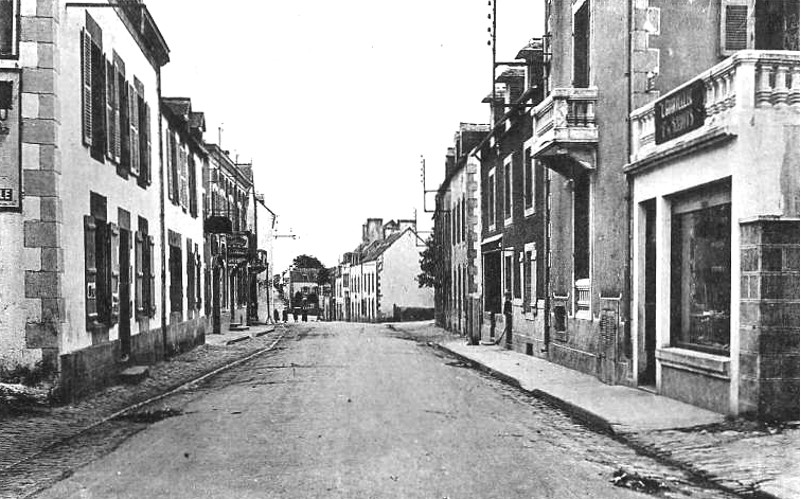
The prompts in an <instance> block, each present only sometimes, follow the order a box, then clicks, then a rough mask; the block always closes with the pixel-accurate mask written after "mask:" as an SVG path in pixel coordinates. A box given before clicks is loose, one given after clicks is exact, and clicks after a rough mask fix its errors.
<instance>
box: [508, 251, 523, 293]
mask: <svg viewBox="0 0 801 499" xmlns="http://www.w3.org/2000/svg"><path fill="white" fill-rule="evenodd" d="M517 260H518V263H519V265H518V270H517V279H515V280H514V282H513V283H512V296H513V297H514V298H518V299H520V298H523V294H522V293H523V282H522V280H523V253H522V252H519V253H517ZM510 263H511V262H510Z"/></svg>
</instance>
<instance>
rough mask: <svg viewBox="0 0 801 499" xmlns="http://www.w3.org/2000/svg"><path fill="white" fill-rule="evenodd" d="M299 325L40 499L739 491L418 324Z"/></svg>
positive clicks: (180, 399)
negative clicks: (581, 417) (432, 336)
mask: <svg viewBox="0 0 801 499" xmlns="http://www.w3.org/2000/svg"><path fill="white" fill-rule="evenodd" d="M290 333H291V334H289V335H288V336H287V339H286V340H285V342H284V344H283V345H282V347H281V348H278V349H277V350H275V351H273V352H270V353H268V354H266V355H264V356H262V357H259V358H257V359H254V360H253V361H251V362H249V363H246V364H243V365H241V366H239V367H237V368H235V369H233V370H231V371H229V372H227V373H225V374H222V375H220V376H218V377H216V378H214V379H213V380H212V381H211V382H209V383H207V384H206V385H204V386H202V387H200V388H198V389H195V390H192V391H189V392H184V393H181V394H179V395H176V396H173V397H170V398H169V399H166V400H164V401H162V402H161V403H160V405H159V406H158V407H152V408H150V411H151V414H155V415H157V416H158V415H159V414H160V415H173V416H172V417H167V418H165V419H163V420H161V421H158V422H156V423H154V424H152V425H150V426H147V427H146V429H144V430H142V431H140V432H139V433H137V434H136V435H134V436H133V437H131V438H129V439H128V440H126V441H125V442H124V443H122V444H121V445H120V446H119V447H118V448H116V450H114V451H112V452H110V453H108V454H107V455H105V456H104V457H101V458H99V459H98V460H96V461H94V462H93V463H91V464H89V465H87V466H85V467H84V468H81V469H79V470H77V471H76V472H75V473H74V474H73V475H72V476H71V477H69V478H67V479H65V480H63V481H61V482H58V483H57V484H56V485H54V486H53V487H52V488H50V489H48V490H46V491H44V492H42V493H41V494H40V495H39V496H38V497H47V498H50V497H52V498H66V497H74V498H100V497H121V498H127V497H130V498H142V497H171V498H172V497H186V498H202V497H236V498H250V497H252V498H267V497H280V498H309V497H325V498H329V497H333V498H433V499H442V498H450V499H455V498H516V497H521V498H522V497H525V498H532V497H533V498H546V497H554V498H557V497H558V498H578V497H582V498H606V497H608V498H618V497H620V498H627V497H629V498H634V497H645V496H643V495H642V494H640V493H637V492H633V491H631V490H628V489H625V488H620V487H615V486H613V485H612V484H611V483H610V479H611V478H612V475H613V473H614V472H615V470H617V469H618V468H621V467H623V468H625V469H626V470H627V471H634V472H640V473H646V472H649V473H652V474H656V475H657V476H658V477H659V478H660V479H661V480H663V481H665V483H667V484H669V485H670V488H671V489H670V490H669V491H668V492H667V494H666V495H667V496H675V497H687V495H691V496H694V497H704V498H707V497H727V496H725V495H722V494H720V493H719V492H717V491H713V490H706V489H701V488H698V486H697V485H693V484H690V483H687V482H686V477H684V476H683V475H682V474H681V473H680V472H678V471H675V470H670V469H668V468H665V467H662V466H660V465H659V464H657V463H655V462H653V461H650V460H649V459H647V458H644V457H642V456H637V455H636V454H635V453H634V452H633V451H631V450H630V449H628V448H626V447H625V446H624V445H622V444H620V443H618V442H616V441H614V440H612V439H610V438H609V437H607V436H605V435H600V434H597V433H594V432H592V431H590V430H587V429H585V428H583V427H581V426H580V425H578V424H576V423H574V422H573V421H571V420H570V418H569V417H567V416H566V415H564V414H562V413H561V412H559V411H557V410H555V409H553V408H551V407H549V406H547V405H545V404H543V403H542V402H539V401H536V400H532V399H529V398H527V397H526V396H524V395H522V394H521V393H519V392H516V391H515V390H514V389H512V388H509V387H506V386H505V385H503V384H501V383H499V382H497V381H495V380H493V379H491V378H488V377H486V376H484V375H482V374H479V373H477V372H476V371H473V370H471V369H466V368H465V366H463V365H462V364H460V363H458V362H457V361H455V360H454V359H451V358H449V357H445V356H444V355H443V354H440V353H439V352H437V351H436V350H434V349H432V348H431V347H429V346H427V345H426V344H425V342H421V341H415V340H414V338H413V337H409V334H407V333H402V332H399V331H397V330H394V329H392V328H388V327H387V326H382V325H367V324H365V325H361V324H342V323H305V324H300V323H299V324H297V325H291V326H290ZM418 339H419V338H418ZM410 340H411V341H410ZM159 411H162V412H159ZM178 411H180V413H179V412H178ZM137 424H141V422H137Z"/></svg>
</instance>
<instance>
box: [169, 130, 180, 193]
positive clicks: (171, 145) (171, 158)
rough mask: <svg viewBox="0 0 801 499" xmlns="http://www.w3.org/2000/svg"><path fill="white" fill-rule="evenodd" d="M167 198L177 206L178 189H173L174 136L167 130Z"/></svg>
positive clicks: (174, 167)
mask: <svg viewBox="0 0 801 499" xmlns="http://www.w3.org/2000/svg"><path fill="white" fill-rule="evenodd" d="M167 134H168V135H167V137H168V139H167V149H168V151H167V163H168V164H167V197H168V198H169V200H170V201H172V202H173V203H174V204H177V201H178V200H177V196H176V192H177V191H178V189H176V188H175V184H176V181H177V179H176V178H175V176H176V175H175V173H176V164H177V163H178V156H177V153H176V151H175V135H174V134H173V132H172V130H170V129H169V128H167Z"/></svg>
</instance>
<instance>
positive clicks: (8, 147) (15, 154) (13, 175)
mask: <svg viewBox="0 0 801 499" xmlns="http://www.w3.org/2000/svg"><path fill="white" fill-rule="evenodd" d="M19 82H20V72H19V70H15V69H12V70H2V71H0V211H19V210H20V209H21V208H22V204H21V192H22V171H21V168H22V163H21V161H20V155H21V142H20V118H21V116H20V107H21V99H20V84H19Z"/></svg>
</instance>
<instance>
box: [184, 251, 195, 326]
mask: <svg viewBox="0 0 801 499" xmlns="http://www.w3.org/2000/svg"><path fill="white" fill-rule="evenodd" d="M186 305H187V306H186V308H187V312H188V313H189V317H187V318H190V319H191V318H192V310H194V308H195V255H194V253H193V252H192V240H191V239H187V240H186Z"/></svg>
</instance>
